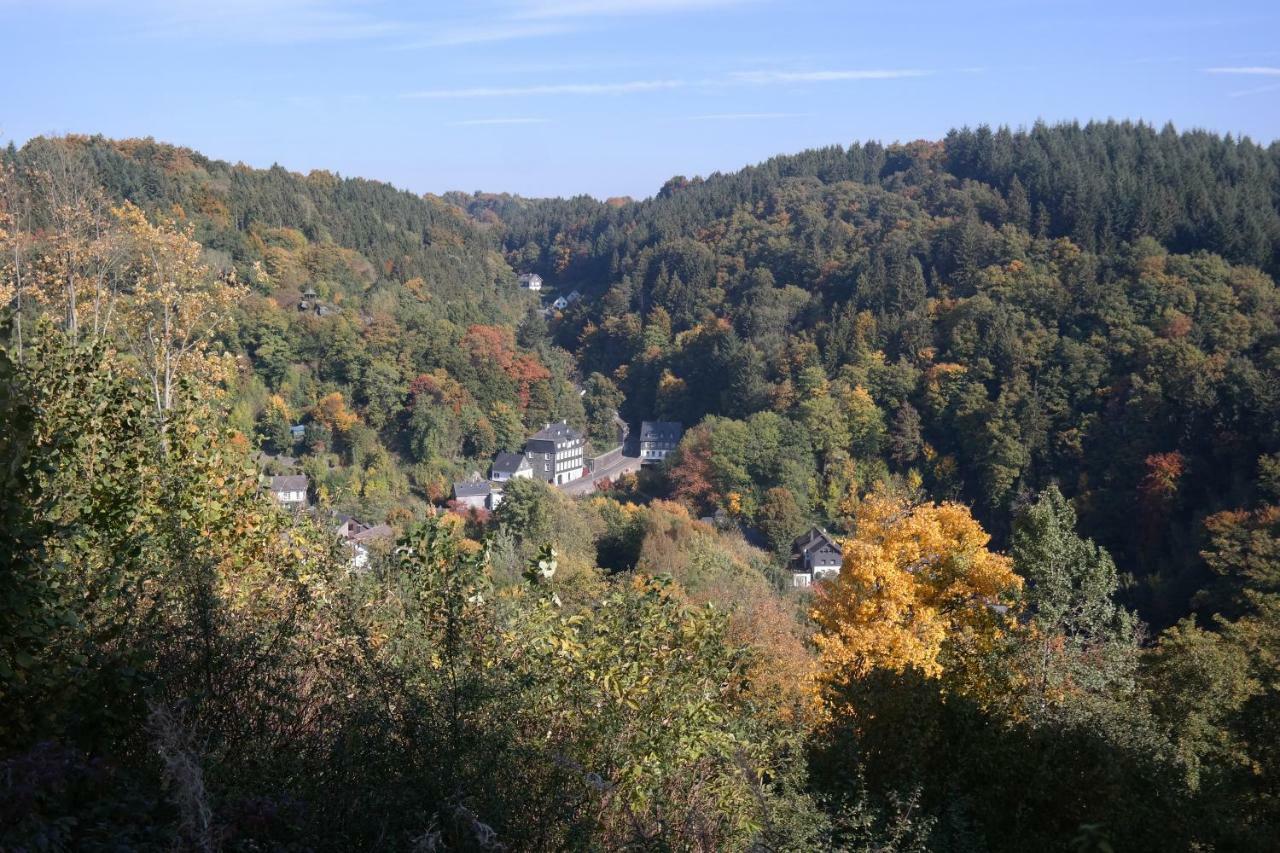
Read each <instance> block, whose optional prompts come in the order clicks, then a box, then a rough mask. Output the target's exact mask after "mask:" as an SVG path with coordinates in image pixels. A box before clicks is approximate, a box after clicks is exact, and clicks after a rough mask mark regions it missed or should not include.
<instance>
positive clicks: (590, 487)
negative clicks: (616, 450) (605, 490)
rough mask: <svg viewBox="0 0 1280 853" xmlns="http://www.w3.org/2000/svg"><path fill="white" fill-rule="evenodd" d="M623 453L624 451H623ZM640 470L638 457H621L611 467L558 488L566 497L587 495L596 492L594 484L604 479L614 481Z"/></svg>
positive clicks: (608, 466)
mask: <svg viewBox="0 0 1280 853" xmlns="http://www.w3.org/2000/svg"><path fill="white" fill-rule="evenodd" d="M624 453H625V451H624ZM639 470H640V458H639V457H638V456H625V455H624V456H621V457H619V458H618V460H617V461H616V462H614V463H613V464H612V465H607V466H605V467H604V468H601V469H599V470H598V471H596V472H595V473H594V474H588V475H586V476H585V477H583V478H582V479H580V480H574V481H573V482H572V483H565V484H564V485H563V486H560V487H559V489H560V491H562V492H564V493H565V494H566V495H574V496H576V495H589V494H591V493H592V492H594V491H595V490H596V482H597V481H598V480H603V479H605V478H606V477H607V478H608V479H610V480H616V479H618V477H620V476H622V475H623V474H634V473H635V472H636V471H639Z"/></svg>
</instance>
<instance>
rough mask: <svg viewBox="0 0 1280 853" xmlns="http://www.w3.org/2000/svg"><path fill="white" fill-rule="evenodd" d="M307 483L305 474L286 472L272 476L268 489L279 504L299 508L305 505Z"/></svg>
mask: <svg viewBox="0 0 1280 853" xmlns="http://www.w3.org/2000/svg"><path fill="white" fill-rule="evenodd" d="M308 485H309V483H308V482H307V475H306V474H286V475H283V476H278V477H272V478H271V485H270V486H269V487H268V491H270V492H271V497H273V498H275V500H276V502H277V503H279V504H280V505H281V506H285V507H288V508H290V509H300V508H303V507H306V506H307V487H308Z"/></svg>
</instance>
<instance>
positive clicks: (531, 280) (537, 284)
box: [520, 272, 542, 293]
mask: <svg viewBox="0 0 1280 853" xmlns="http://www.w3.org/2000/svg"><path fill="white" fill-rule="evenodd" d="M520 287H521V288H523V289H524V290H532V291H534V292H535V293H536V292H537V291H539V290H542V276H540V275H538V274H537V273H536V272H527V273H524V274H522V275H521V276H520Z"/></svg>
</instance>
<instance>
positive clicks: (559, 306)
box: [551, 296, 569, 311]
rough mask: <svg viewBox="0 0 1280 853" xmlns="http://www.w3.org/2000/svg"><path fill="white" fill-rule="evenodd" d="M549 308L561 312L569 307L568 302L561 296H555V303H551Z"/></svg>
mask: <svg viewBox="0 0 1280 853" xmlns="http://www.w3.org/2000/svg"><path fill="white" fill-rule="evenodd" d="M551 307H552V308H554V309H556V310H557V311H563V310H564V309H566V308H568V307H569V300H568V299H565V298H564V297H563V296H557V297H556V301H555V302H552V303H551Z"/></svg>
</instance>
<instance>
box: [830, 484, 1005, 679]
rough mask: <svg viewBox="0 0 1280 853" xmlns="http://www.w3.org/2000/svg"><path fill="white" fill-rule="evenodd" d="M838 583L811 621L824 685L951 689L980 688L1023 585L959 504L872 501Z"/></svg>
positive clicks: (862, 513)
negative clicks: (886, 676)
mask: <svg viewBox="0 0 1280 853" xmlns="http://www.w3.org/2000/svg"><path fill="white" fill-rule="evenodd" d="M856 531H857V532H856V535H855V536H854V537H853V538H851V539H848V540H846V542H845V547H844V565H843V567H842V569H841V571H840V574H839V575H838V576H837V577H836V578H835V579H834V580H832V581H830V582H828V583H826V584H824V585H823V586H821V587H820V588H819V591H818V593H817V596H816V599H815V602H814V607H813V612H812V615H813V618H814V621H815V622H816V623H817V626H818V632H817V635H816V637H815V640H816V642H817V645H818V650H819V655H820V670H821V683H823V684H829V685H840V684H842V683H847V682H848V681H850V680H854V679H858V678H862V677H864V676H867V675H869V674H870V673H872V672H873V671H875V670H890V671H894V672H899V673H900V672H903V671H905V670H915V671H917V672H918V673H919V674H920V675H922V676H924V677H926V678H930V679H942V680H943V681H944V682H945V683H946V684H948V685H950V686H951V688H952V689H955V690H958V691H960V692H969V691H973V690H976V689H978V688H979V686H980V684H979V682H980V679H979V677H978V673H977V668H978V665H979V663H980V659H981V658H982V656H983V655H985V654H988V653H989V652H990V651H991V650H992V649H993V647H994V646H995V645H996V644H997V643H998V641H999V640H1000V638H1001V637H1002V635H1003V634H1004V633H1005V632H1006V631H1007V630H1008V629H1009V628H1010V627H1011V625H1012V624H1013V622H1012V617H1011V614H1010V612H1009V611H1008V609H1007V608H1008V606H1009V605H1010V604H1012V603H1013V601H1014V597H1015V596H1016V594H1017V592H1018V590H1019V588H1020V587H1021V580H1020V579H1019V578H1018V576H1017V575H1016V574H1014V573H1013V569H1012V561H1011V560H1010V559H1009V558H1008V557H1005V556H1003V555H1001V554H997V553H995V552H993V551H991V550H989V549H988V547H987V546H988V544H989V542H990V536H988V535H987V533H986V532H985V531H983V529H982V528H981V526H979V525H978V523H977V522H976V521H975V520H974V519H973V516H972V515H970V513H969V510H968V509H967V508H965V507H964V506H962V505H960V504H954V503H944V504H933V503H924V504H916V505H913V504H912V503H910V502H909V501H907V500H906V499H903V498H893V497H886V496H883V495H872V496H869V497H868V498H867V499H865V500H864V501H863V502H862V503H861V505H860V506H859V507H858V511H857V518H856Z"/></svg>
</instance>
